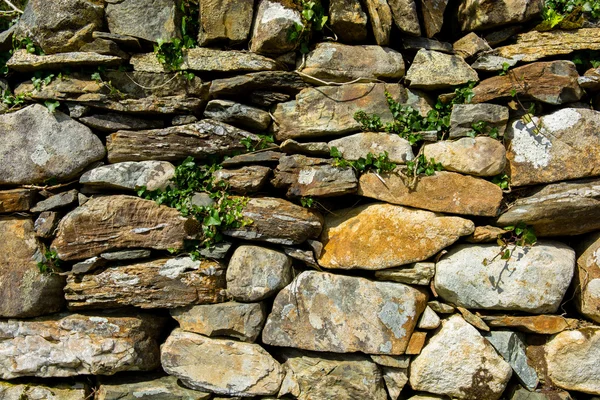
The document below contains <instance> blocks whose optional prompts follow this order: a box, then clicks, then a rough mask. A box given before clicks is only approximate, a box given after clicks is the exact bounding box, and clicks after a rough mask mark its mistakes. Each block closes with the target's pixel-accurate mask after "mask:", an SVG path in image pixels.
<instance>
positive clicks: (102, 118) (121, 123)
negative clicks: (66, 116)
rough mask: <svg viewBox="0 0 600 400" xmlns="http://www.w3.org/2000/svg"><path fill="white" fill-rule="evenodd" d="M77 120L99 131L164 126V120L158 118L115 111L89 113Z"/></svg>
mask: <svg viewBox="0 0 600 400" xmlns="http://www.w3.org/2000/svg"><path fill="white" fill-rule="evenodd" d="M79 122H81V123H83V124H85V125H87V126H89V127H90V128H92V129H97V130H99V131H101V132H115V131H119V130H141V129H159V128H163V127H164V122H163V121H160V120H152V119H148V118H139V117H132V116H130V115H123V114H116V113H113V114H95V115H90V116H89V117H83V118H80V119H79Z"/></svg>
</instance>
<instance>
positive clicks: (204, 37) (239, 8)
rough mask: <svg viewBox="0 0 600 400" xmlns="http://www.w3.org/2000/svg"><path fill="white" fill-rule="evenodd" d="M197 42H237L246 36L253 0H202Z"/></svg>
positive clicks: (250, 20)
mask: <svg viewBox="0 0 600 400" xmlns="http://www.w3.org/2000/svg"><path fill="white" fill-rule="evenodd" d="M199 5H200V20H199V23H200V32H199V33H198V44H199V45H200V46H206V45H208V44H211V43H215V42H221V43H223V42H225V43H239V42H243V41H245V40H246V39H247V38H248V34H249V33H250V27H251V26H252V11H253V6H254V0H241V1H240V0H220V1H214V0H202V1H200V3H199Z"/></svg>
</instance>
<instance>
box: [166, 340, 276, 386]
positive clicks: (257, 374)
mask: <svg viewBox="0 0 600 400" xmlns="http://www.w3.org/2000/svg"><path fill="white" fill-rule="evenodd" d="M161 362H162V366H163V369H164V370H165V372H167V373H168V374H169V375H174V376H176V377H177V378H179V379H180V380H181V382H182V383H183V384H184V385H185V386H187V387H189V388H192V389H196V390H202V391H208V392H212V393H217V394H224V395H228V396H236V395H241V396H244V397H248V396H254V395H273V394H277V392H278V391H279V387H280V386H281V381H282V380H283V369H282V368H281V366H280V365H279V363H278V362H277V361H275V360H274V359H273V357H271V356H270V355H269V353H267V352H266V351H265V350H263V348H262V347H260V346H259V345H257V344H250V343H240V342H235V341H233V340H224V339H210V338H207V337H203V336H201V335H198V334H195V333H190V332H184V331H182V330H180V329H176V330H174V331H173V332H171V335H170V336H169V338H168V339H167V341H166V342H165V343H164V344H163V346H162V348H161Z"/></svg>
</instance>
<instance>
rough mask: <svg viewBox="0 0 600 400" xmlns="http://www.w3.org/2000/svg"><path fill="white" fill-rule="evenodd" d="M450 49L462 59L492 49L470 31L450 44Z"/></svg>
mask: <svg viewBox="0 0 600 400" xmlns="http://www.w3.org/2000/svg"><path fill="white" fill-rule="evenodd" d="M452 49H453V50H454V51H455V52H456V54H458V55H459V56H461V57H462V58H464V59H470V58H472V57H475V56H476V55H477V54H480V53H482V52H488V51H489V50H492V48H491V47H490V45H489V44H488V43H487V42H486V41H485V40H484V39H482V38H480V37H479V36H477V34H476V33H474V32H471V33H469V34H467V35H465V36H463V37H462V38H460V39H458V40H457V41H456V42H454V43H453V44H452ZM471 67H472V66H471Z"/></svg>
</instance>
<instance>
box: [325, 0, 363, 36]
mask: <svg viewBox="0 0 600 400" xmlns="http://www.w3.org/2000/svg"><path fill="white" fill-rule="evenodd" d="M328 23H329V24H330V25H331V29H332V30H333V31H334V32H335V34H336V35H337V36H338V37H339V39H340V41H342V42H344V43H354V42H362V41H364V40H365V39H366V38H367V14H365V12H364V11H363V9H362V7H361V4H360V1H359V0H331V1H330V2H329V21H328Z"/></svg>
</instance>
